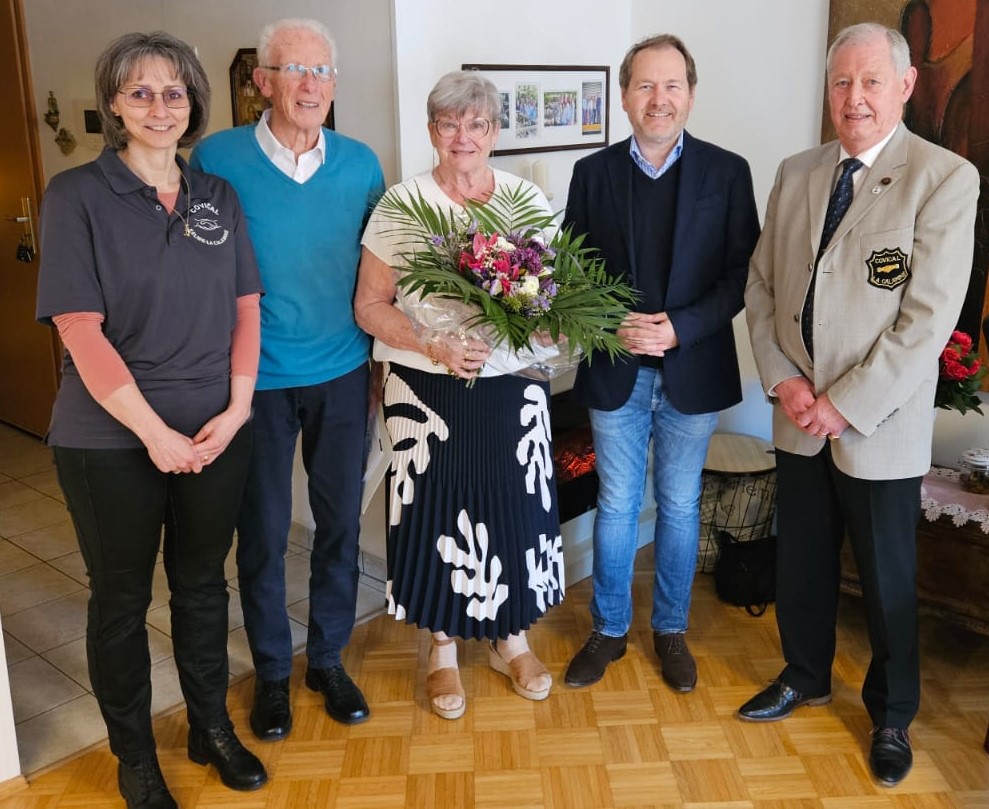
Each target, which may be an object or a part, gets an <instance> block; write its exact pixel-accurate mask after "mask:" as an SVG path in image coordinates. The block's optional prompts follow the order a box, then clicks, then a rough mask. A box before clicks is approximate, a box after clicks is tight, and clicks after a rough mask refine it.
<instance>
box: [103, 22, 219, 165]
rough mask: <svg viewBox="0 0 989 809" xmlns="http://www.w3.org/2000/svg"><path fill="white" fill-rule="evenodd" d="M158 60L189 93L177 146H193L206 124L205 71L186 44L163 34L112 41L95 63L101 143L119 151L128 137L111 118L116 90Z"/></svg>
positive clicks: (207, 91) (207, 94) (120, 123)
mask: <svg viewBox="0 0 989 809" xmlns="http://www.w3.org/2000/svg"><path fill="white" fill-rule="evenodd" d="M155 58H161V59H164V60H165V61H167V62H169V63H170V64H171V65H172V67H173V68H174V69H175V75H176V76H177V77H178V79H179V80H180V81H181V82H182V83H184V84H185V86H186V87H187V88H188V90H189V106H190V110H189V126H188V127H186V130H185V132H183V133H182V137H181V138H179V144H178V145H179V146H181V147H183V148H184V147H186V146H192V145H193V144H194V143H195V142H196V141H198V140H199V139H200V138H201V137H202V135H203V133H204V132H205V131H206V125H207V124H208V123H209V103H210V88H209V79H208V78H207V77H206V71H205V70H203V66H202V65H201V64H200V63H199V59H198V58H197V56H196V52H195V51H194V50H193V49H192V48H191V47H189V46H188V45H187V44H186V43H185V42H183V41H182V40H181V39H178V38H177V37H174V36H172V35H171V34H169V33H166V32H165V31H152V32H151V33H149V34H142V33H137V32H135V33H132V34H124V35H123V36H122V37H118V38H117V39H115V40H113V42H111V43H110V44H109V45H107V46H106V49H105V50H104V51H103V53H101V54H100V57H99V59H97V61H96V76H95V78H96V110H97V112H98V113H99V116H100V125H101V127H102V129H103V140H104V141H105V142H106V145H107V146H109V147H110V148H111V149H114V150H116V151H118V152H119V151H120V150H121V149H123V148H124V147H125V146H126V145H127V140H128V139H129V138H130V135H128V134H127V129H126V128H125V127H124V122H123V121H122V120H121V118H120V117H119V116H117V115H114V113H113V109H112V108H111V107H112V104H113V99H114V98H115V97H116V95H117V91H118V90H120V88H121V87H122V86H123V85H124V83H125V82H127V81H130V79H131V77H132V76H133V75H134V74H135V73H136V72H137V71H138V70H139V69H140V68H141V67H142V66H143V65H144V63H145V62H146V61H148V60H150V59H155Z"/></svg>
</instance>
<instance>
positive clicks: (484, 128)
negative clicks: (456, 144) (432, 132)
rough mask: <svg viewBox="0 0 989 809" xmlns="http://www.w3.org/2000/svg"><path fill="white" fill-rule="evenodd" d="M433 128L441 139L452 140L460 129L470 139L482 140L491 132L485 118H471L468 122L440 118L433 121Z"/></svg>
mask: <svg viewBox="0 0 989 809" xmlns="http://www.w3.org/2000/svg"><path fill="white" fill-rule="evenodd" d="M433 127H434V128H435V129H436V132H437V133H438V134H439V135H440V137H443V138H452V137H453V136H454V135H456V134H457V132H459V131H460V128H461V127H463V129H464V132H466V133H467V136H468V137H471V138H483V137H484V136H485V135H487V134H488V132H489V131H490V130H491V121H489V120H488V119H487V118H473V119H471V120H470V121H454V120H452V119H450V118H440V119H439V120H437V121H433Z"/></svg>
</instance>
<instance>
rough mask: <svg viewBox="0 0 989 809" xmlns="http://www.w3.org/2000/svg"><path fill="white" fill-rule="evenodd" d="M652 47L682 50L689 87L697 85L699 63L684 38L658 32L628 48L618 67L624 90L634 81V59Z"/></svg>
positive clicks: (619, 84) (620, 83) (619, 78)
mask: <svg viewBox="0 0 989 809" xmlns="http://www.w3.org/2000/svg"><path fill="white" fill-rule="evenodd" d="M651 48H652V49H655V50H660V49H661V48H674V49H675V50H678V51H680V55H681V56H683V62H684V65H685V66H686V68H687V88H688V89H689V90H693V89H694V88H695V87H696V86H697V64H696V63H695V62H694V57H693V56H691V55H690V51H688V50H687V46H686V45H684V44H683V40H682V39H680V37H678V36H675V35H674V34H656V35H655V36H651V37H648V38H647V39H643V40H642V41H641V42H636V43H635V44H634V45H633V46H632V47H631V48H629V49H628V52H627V53H626V54H625V58H624V59H622V64H621V66H620V67H619V68H618V86H619V87H621V88H622V91H625V90H627V89H628V85H629V84H630V83H631V81H632V60H633V59H634V58H635V57H636V55H637V54H638V53H639V52H640V51H644V50H649V49H651Z"/></svg>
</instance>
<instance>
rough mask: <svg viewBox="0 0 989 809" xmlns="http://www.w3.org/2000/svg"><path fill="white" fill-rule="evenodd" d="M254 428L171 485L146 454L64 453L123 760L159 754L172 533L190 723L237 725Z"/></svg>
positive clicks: (91, 630)
mask: <svg viewBox="0 0 989 809" xmlns="http://www.w3.org/2000/svg"><path fill="white" fill-rule="evenodd" d="M251 434H252V428H251V426H250V424H247V425H245V426H244V427H243V428H241V430H240V432H238V433H237V435H236V436H235V437H234V439H233V440H232V441H231V442H230V444H229V446H228V447H227V449H226V451H224V452H223V454H222V455H220V456H219V457H218V458H217V459H216V460H215V461H213V463H212V464H210V465H209V466H207V467H205V468H204V469H203V471H202V472H201V473H200V474H198V475H194V474H165V473H163V472H160V471H159V470H158V469H157V468H156V467H155V465H154V464H153V463H152V462H151V459H150V457H149V456H148V453H147V451H146V450H145V449H144V448H141V449H68V448H65V447H55V448H54V453H55V468H56V470H57V473H58V481H59V484H60V485H61V487H62V491H63V492H65V499H66V503H67V505H68V509H69V512H70V513H71V515H72V521H73V523H74V525H75V529H76V535H77V537H78V539H79V548H80V550H81V551H82V556H83V559H84V560H85V562H86V571H87V573H88V575H89V591H90V594H89V616H88V624H87V629H86V651H87V656H88V661H89V677H90V680H91V682H92V687H93V693H94V694H95V695H96V699H97V700H98V702H99V705H100V711H101V712H102V714H103V718H104V720H105V721H106V726H107V731H108V734H109V739H110V749H111V751H112V752H113V753H114V754H115V755H116V756H118V757H119V758H121V759H123V760H133V759H134V758H136V757H138V756H141V755H144V754H147V753H149V752H151V751H153V750H154V749H155V741H154V736H153V734H152V729H151V658H150V653H149V650H148V633H147V628H146V624H145V621H146V616H147V611H148V606H149V605H150V603H151V583H152V578H153V576H154V569H155V563H156V561H157V555H158V548H159V544H160V542H161V536H162V527H163V526H164V529H165V531H164V548H163V556H164V564H165V573H166V575H167V578H168V587H169V590H170V592H171V598H170V600H169V608H170V611H171V621H172V647H173V650H174V654H175V664H176V667H177V668H178V674H179V683H180V685H181V688H182V695H183V696H184V697H185V701H186V707H187V711H188V717H189V723H190V724H191V725H194V726H197V727H214V726H216V725H220V724H223V723H225V722H227V721H229V719H228V715H227V709H226V694H227V685H228V665H227V623H228V622H227V602H228V600H229V599H228V595H227V582H226V577H225V575H224V571H223V564H224V560H225V559H226V557H227V554H228V552H229V551H230V545H231V541H232V538H233V530H234V524H235V521H236V517H237V511H238V508H239V507H240V500H241V496H242V494H243V490H244V481H245V480H246V476H247V462H248V458H249V457H250V451H251Z"/></svg>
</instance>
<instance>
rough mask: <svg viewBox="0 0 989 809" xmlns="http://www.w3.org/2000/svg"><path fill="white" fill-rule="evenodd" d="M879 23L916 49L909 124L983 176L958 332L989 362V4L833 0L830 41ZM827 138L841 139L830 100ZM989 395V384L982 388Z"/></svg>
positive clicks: (973, 0) (987, 0)
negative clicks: (986, 328) (986, 327)
mask: <svg viewBox="0 0 989 809" xmlns="http://www.w3.org/2000/svg"><path fill="white" fill-rule="evenodd" d="M859 22H879V23H882V24H883V25H888V26H889V27H890V28H896V29H898V30H899V31H900V33H902V34H903V36H904V37H906V40H907V42H908V43H909V45H910V60H911V62H912V63H913V65H914V67H916V68H917V83H916V85H914V90H913V94H912V95H911V97H910V100H909V101H908V102H907V106H906V110H905V112H904V116H903V118H904V122H905V123H906V125H907V127H909V129H910V130H911V131H912V132H914V133H915V134H917V135H920V136H921V137H923V138H926V139H927V140H929V141H931V142H932V143H936V144H938V145H939V146H943V147H944V148H945V149H950V150H951V151H953V152H955V153H957V154H960V155H961V156H962V157H965V158H967V159H968V160H970V161H972V163H973V164H975V167H976V168H977V169H978V170H979V175H980V176H981V178H982V192H981V195H980V197H979V207H978V214H977V216H976V220H975V256H974V258H973V262H972V277H971V280H970V281H969V286H968V292H967V293H966V296H965V303H964V305H963V307H962V312H961V316H960V317H959V320H958V328H959V329H961V330H962V331H964V332H966V333H968V334H969V335H971V336H972V337H973V338H974V340H975V341H976V343H980V342H981V343H982V345H981V347H980V354H981V356H982V357H983V359H984V360H986V361H989V345H987V343H989V338H986V337H985V335H984V334H983V323H985V322H986V318H987V317H989V285H987V277H989V105H987V104H986V103H985V97H986V94H987V93H989V0H831V8H830V16H829V30H828V42H830V41H831V40H832V39H834V37H835V36H836V35H837V33H838V32H839V31H840V30H841V29H842V28H845V27H847V26H849V25H854V24H855V23H859ZM824 109H825V114H824V123H823V126H822V127H821V136H822V139H823V140H831V139H832V138H834V136H835V135H834V128H833V127H832V125H831V117H830V114H829V113H828V110H827V98H825V101H824ZM983 389H985V390H989V380H987V381H986V383H985V384H984V386H983Z"/></svg>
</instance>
